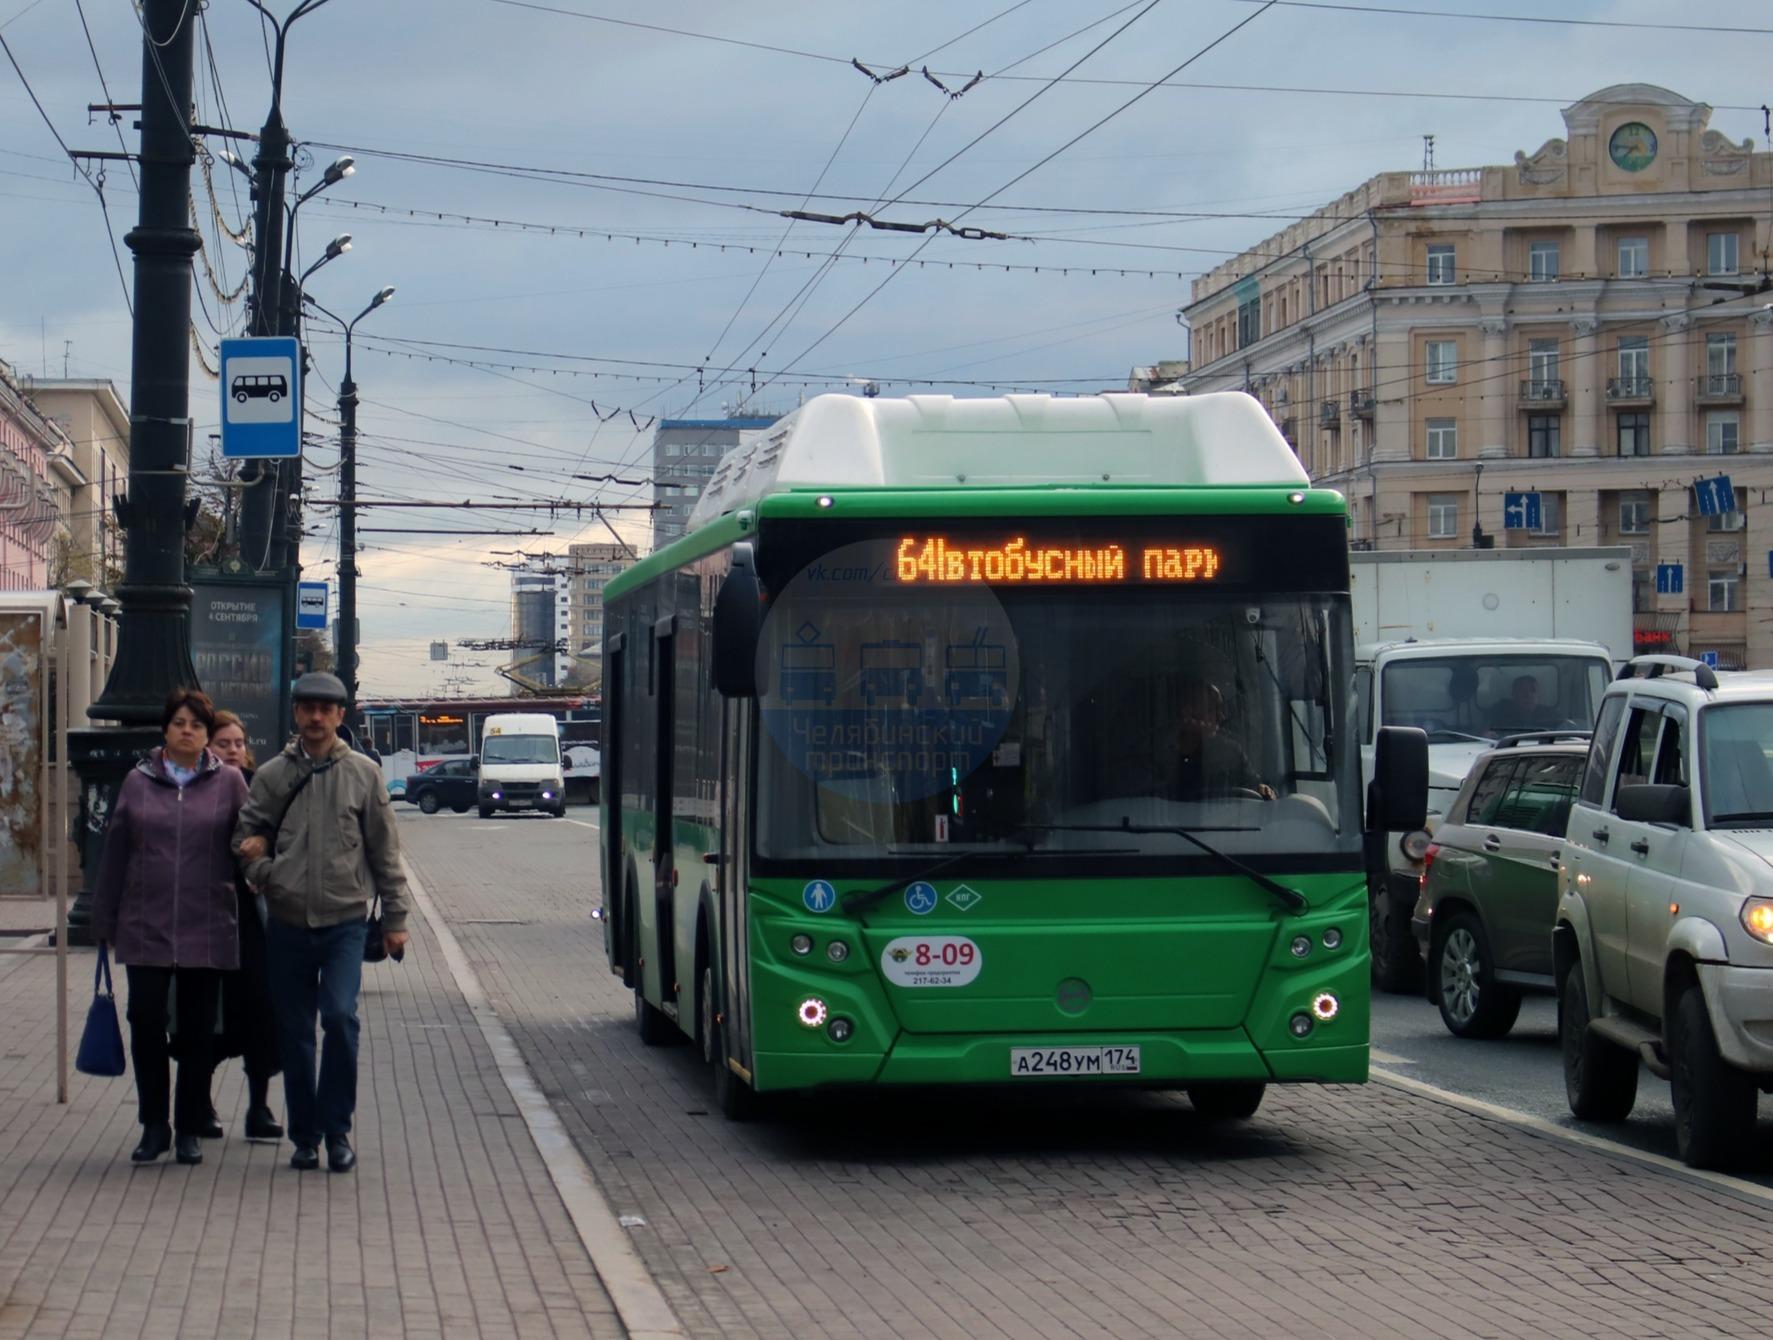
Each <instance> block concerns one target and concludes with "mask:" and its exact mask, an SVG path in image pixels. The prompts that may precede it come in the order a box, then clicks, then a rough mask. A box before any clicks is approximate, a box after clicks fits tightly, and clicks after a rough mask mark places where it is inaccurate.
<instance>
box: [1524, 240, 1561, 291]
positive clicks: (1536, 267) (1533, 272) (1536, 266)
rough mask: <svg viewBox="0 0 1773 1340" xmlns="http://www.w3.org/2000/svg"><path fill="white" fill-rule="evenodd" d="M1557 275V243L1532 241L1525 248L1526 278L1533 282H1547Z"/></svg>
mask: <svg viewBox="0 0 1773 1340" xmlns="http://www.w3.org/2000/svg"><path fill="white" fill-rule="evenodd" d="M1557 277H1558V244H1557V243H1556V242H1534V243H1533V244H1532V245H1531V246H1529V247H1528V248H1527V278H1528V279H1529V280H1531V281H1532V282H1533V283H1535V284H1544V283H1549V282H1550V281H1551V280H1553V279H1556V278H1557Z"/></svg>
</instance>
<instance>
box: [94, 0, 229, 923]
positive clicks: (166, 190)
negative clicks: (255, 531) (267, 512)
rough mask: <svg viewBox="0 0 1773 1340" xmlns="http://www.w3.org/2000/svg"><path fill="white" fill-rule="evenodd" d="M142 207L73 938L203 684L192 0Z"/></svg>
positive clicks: (158, 118) (151, 32)
mask: <svg viewBox="0 0 1773 1340" xmlns="http://www.w3.org/2000/svg"><path fill="white" fill-rule="evenodd" d="M140 17H141V22H142V110H141V117H142V121H141V125H142V141H141V197H140V199H141V203H140V206H139V212H138V214H137V216H136V226H135V227H134V228H132V229H131V230H130V231H129V233H128V235H127V236H126V237H125V238H124V239H123V240H124V244H125V245H126V246H128V247H129V249H130V251H132V252H133V253H134V254H135V319H134V327H133V331H132V345H133V348H132V351H131V356H130V376H129V491H128V494H127V495H126V496H125V497H124V498H120V499H119V500H118V502H117V515H118V520H119V521H120V522H121V523H122V525H123V530H124V535H125V540H124V559H123V582H122V584H121V585H120V586H119V587H118V588H117V596H118V599H119V600H120V601H121V602H122V615H121V618H120V623H119V627H118V635H117V636H118V642H117V659H116V661H115V662H114V663H113V664H112V667H111V676H110V678H109V679H108V680H107V681H106V682H105V691H104V693H103V694H101V695H100V696H99V698H98V701H96V702H94V703H93V704H92V706H91V707H89V708H88V709H87V713H86V714H87V716H88V717H89V718H90V719H91V720H93V721H107V722H115V723H117V724H116V725H112V726H105V727H88V728H86V729H83V730H78V731H72V732H70V733H69V748H68V753H69V761H70V762H71V763H72V764H73V765H74V768H75V770H76V772H77V773H78V774H79V777H80V831H79V840H80V867H81V873H82V876H83V878H82V888H81V890H80V894H79V896H78V898H77V899H76V900H75V903H74V906H73V908H72V909H71V910H70V911H69V913H68V942H69V943H70V944H90V943H91V942H92V893H91V885H92V879H93V877H94V876H95V875H96V873H97V869H98V859H99V855H100V852H101V850H102V847H103V844H104V827H105V821H106V819H107V818H108V817H109V815H110V812H111V805H112V802H113V801H114V799H115V797H116V794H117V789H118V788H119V787H120V786H121V785H122V784H123V779H124V778H125V777H126V776H127V775H128V773H129V770H130V769H131V768H132V767H134V766H135V761H136V759H137V758H138V757H139V756H140V755H141V753H142V752H143V751H145V750H147V749H149V748H152V747H153V746H154V745H155V744H157V743H159V740H160V730H159V723H160V709H161V705H162V704H163V703H164V702H165V701H166V696H167V694H169V693H171V692H172V691H173V690H174V689H176V688H182V687H187V686H195V685H196V683H197V672H196V670H195V668H194V667H193V666H192V664H191V588H190V587H189V586H187V585H185V529H186V527H187V525H188V524H189V515H190V514H189V512H188V509H187V507H186V503H185V480H186V476H187V473H188V470H189V466H190V457H191V418H190V390H191V387H190V381H191V364H190V359H191V344H190V325H191V258H192V257H193V256H194V255H196V253H197V250H198V248H199V247H201V246H202V244H203V243H202V239H201V238H200V237H199V236H198V235H197V233H196V232H195V231H194V230H193V229H192V227H191V219H190V213H189V210H190V195H191V165H192V164H193V163H194V162H195V161H196V157H197V154H196V148H195V146H194V145H193V143H192V139H191V79H192V66H193V55H194V52H195V42H194V32H195V25H196V10H195V7H194V6H192V5H191V4H190V3H189V0H144V3H143V4H142V7H141V15H140Z"/></svg>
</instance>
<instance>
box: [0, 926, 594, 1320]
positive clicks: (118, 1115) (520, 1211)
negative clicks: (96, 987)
mask: <svg viewBox="0 0 1773 1340" xmlns="http://www.w3.org/2000/svg"><path fill="white" fill-rule="evenodd" d="M412 929H413V932H414V943H413V944H412V946H411V948H410V949H409V952H408V954H407V957H406V961H405V962H404V963H403V964H391V963H390V964H381V965H376V966H367V965H366V967H365V969H364V994H363V1001H362V1017H363V1023H364V1027H363V1049H362V1067H361V1080H360V1094H359V1104H358V1112H357V1131H356V1133H355V1136H354V1142H355V1144H356V1147H357V1149H358V1152H359V1154H360V1155H361V1161H360V1163H359V1165H358V1169H357V1171H356V1172H355V1173H354V1174H352V1175H350V1176H338V1177H335V1176H331V1175H329V1174H327V1173H326V1172H324V1171H321V1172H313V1173H296V1172H293V1171H291V1170H290V1169H289V1167H288V1160H289V1153H290V1146H289V1144H288V1142H287V1141H285V1142H283V1143H281V1144H279V1145H276V1146H271V1145H249V1144H247V1143H246V1142H245V1141H243V1140H241V1139H240V1138H238V1136H237V1135H236V1134H234V1132H235V1131H237V1130H238V1128H239V1125H240V1122H241V1120H242V1119H243V1115H244V1109H245V1101H246V1100H245V1086H244V1083H243V1081H242V1078H241V1074H240V1069H239V1064H238V1062H229V1063H228V1064H227V1065H226V1066H225V1067H224V1068H223V1071H222V1074H221V1076H220V1078H219V1081H218V1085H217V1107H218V1109H219V1110H220V1112H221V1115H222V1120H223V1122H224V1123H225V1124H226V1125H227V1126H228V1127H229V1129H230V1134H229V1137H228V1138H227V1139H225V1140H220V1141H206V1142H205V1143H204V1161H203V1164H202V1165H201V1166H200V1167H197V1168H183V1167H179V1166H177V1165H176V1164H174V1163H173V1161H172V1157H171V1155H170V1154H169V1155H167V1156H166V1158H164V1159H163V1160H162V1161H161V1162H159V1163H157V1164H154V1165H151V1166H148V1167H144V1168H135V1167H133V1166H132V1165H131V1164H130V1163H129V1151H130V1150H131V1149H132V1148H133V1147H134V1146H135V1143H136V1139H137V1135H138V1132H139V1127H138V1126H137V1125H136V1121H135V1094H134V1086H133V1084H132V1083H131V1081H130V1079H129V1078H128V1077H127V1076H126V1077H124V1078H122V1079H115V1080H105V1079H92V1078H89V1077H87V1076H83V1075H75V1076H74V1077H73V1083H72V1088H71V1093H70V1098H71V1101H70V1103H69V1104H68V1106H66V1107H58V1106H57V1104H56V1103H55V1070H54V1056H53V1046H54V981H55V978H54V969H55V965H54V962H53V960H51V959H49V958H47V957H17V956H8V957H0V1019H3V1020H4V1021H5V1023H4V1035H3V1036H0V1340H3V1338H6V1337H14V1336H70V1337H72V1336H93V1337H105V1338H106V1340H111V1338H112V1337H128V1336H144V1337H160V1336H165V1337H179V1340H184V1338H186V1337H201V1336H225V1337H230V1338H233V1337H246V1336H267V1337H279V1336H287V1337H292V1338H293V1337H306V1336H314V1337H329V1338H330V1337H346V1336H368V1335H371V1334H373V1335H374V1336H376V1337H377V1340H384V1338H386V1337H400V1336H415V1337H419V1336H435V1337H442V1336H444V1335H445V1334H448V1335H450V1336H452V1337H462V1336H521V1337H526V1338H527V1337H538V1338H539V1337H553V1336H566V1337H574V1336H578V1337H586V1336H595V1337H615V1336H621V1335H622V1334H624V1332H623V1329H622V1327H621V1325H620V1323H619V1321H618V1320H617V1318H616V1314H615V1311H614V1308H613V1307H612V1306H611V1303H610V1300H609V1298H608V1296H607V1295H606V1294H605V1292H604V1289H603V1286H602V1284H601V1282H600V1281H599V1279H598V1276H597V1273H596V1271H595V1270H594V1269H593V1268H592V1265H591V1262H590V1260H589V1258H588V1257H587V1255H586V1253H585V1251H584V1249H583V1247H582V1245H581V1243H580V1240H579V1238H578V1236H577V1234H576V1233H575V1231H574V1228H573V1224H572V1222H571V1221H570V1219H569V1218H568V1215H567V1213H566V1211H565V1209H564V1208H563V1206H562V1204H561V1201H560V1197H559V1195H558V1194H557V1192H556V1190H555V1187H554V1184H553V1182H552V1181H551V1180H550V1178H549V1174H548V1170H547V1168H546V1167H545V1166H544V1164H543V1161H542V1158H541V1155H540V1154H539V1153H538V1152H537V1150H536V1146H535V1143H534V1141H533V1140H532V1139H531V1137H530V1134H529V1129H528V1127H527V1126H526V1125H525V1124H524V1122H523V1120H522V1117H521V1115H520V1113H519V1112H518V1110H517V1108H516V1106H515V1105H514V1103H513V1102H512V1100H511V1097H510V1094H509V1092H508V1090H507V1089H506V1087H505V1085H504V1083H503V1082H502V1080H501V1078H500V1075H499V1071H498V1069H497V1066H496V1064H495V1062H494V1060H493V1057H492V1056H491V1054H490V1051H489V1049H488V1046H487V1044H486V1041H485V1039H484V1038H483V1037H482V1035H481V1031H480V1029H479V1027H478V1026H477V1024H476V1022H475V1020H474V1018H473V1016H472V1014H471V1012H470V1011H469V1010H468V1008H467V1007H466V1005H465V1003H464V1001H463V999H462V995H461V993H460V992H459V991H458V990H457V989H456V986H455V983H454V981H453V979H452V978H451V977H450V975H449V973H448V970H447V969H446V968H445V966H444V964H443V961H442V959H441V957H440V955H439V954H438V952H437V941H436V939H435V937H434V936H433V935H432V934H431V933H430V929H429V927H428V926H426V925H425V924H424V923H423V921H422V919H420V918H417V917H415V918H414V921H413V925H412ZM92 967H93V960H92V955H91V953H90V951H88V952H83V953H76V955H75V956H74V959H73V962H72V963H71V964H70V969H69V982H70V989H71V993H72V996H73V1001H72V1009H71V1015H70V1029H71V1032H72V1034H73V1037H74V1039H75V1041H77V1040H78V1037H79V1030H80V1026H81V1023H82V1022H83V1020H84V1018H85V1013H86V1001H87V998H88V995H87V993H88V990H89V988H88V985H87V984H88V983H89V982H90V981H91V977H92ZM117 985H118V991H119V994H120V995H121V994H122V993H123V991H124V982H123V979H122V974H121V973H119V974H118V983H117ZM123 1003H124V1002H123V1001H122V1000H120V1001H119V1007H120V1008H121V1007H122V1005H123ZM125 1030H126V1033H127V1024H125ZM273 1096H274V1098H275V1099H276V1105H277V1107H278V1108H279V1110H281V1087H280V1085H279V1086H277V1087H275V1088H274V1090H273Z"/></svg>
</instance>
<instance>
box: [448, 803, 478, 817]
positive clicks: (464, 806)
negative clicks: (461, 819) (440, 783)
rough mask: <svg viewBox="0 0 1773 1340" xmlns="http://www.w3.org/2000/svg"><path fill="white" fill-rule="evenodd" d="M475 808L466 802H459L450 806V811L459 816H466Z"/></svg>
mask: <svg viewBox="0 0 1773 1340" xmlns="http://www.w3.org/2000/svg"><path fill="white" fill-rule="evenodd" d="M473 808H474V807H473V806H472V805H470V804H469V803H468V802H467V801H465V800H458V801H456V802H455V803H454V804H453V805H451V806H450V809H451V810H453V811H454V812H455V813H457V814H466V813H467V812H468V811H469V810H471V809H473Z"/></svg>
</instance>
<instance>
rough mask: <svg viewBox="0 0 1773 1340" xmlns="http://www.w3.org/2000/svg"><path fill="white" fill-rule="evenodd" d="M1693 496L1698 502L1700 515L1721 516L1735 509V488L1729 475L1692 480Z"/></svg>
mask: <svg viewBox="0 0 1773 1340" xmlns="http://www.w3.org/2000/svg"><path fill="white" fill-rule="evenodd" d="M1693 497H1694V500H1695V501H1696V502H1697V503H1698V504H1699V515H1700V516H1722V515H1724V513H1726V512H1734V511H1735V510H1736V490H1735V488H1734V487H1733V486H1732V485H1731V483H1730V476H1729V475H1717V476H1716V477H1714V478H1712V479H1696V480H1694V481H1693Z"/></svg>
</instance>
